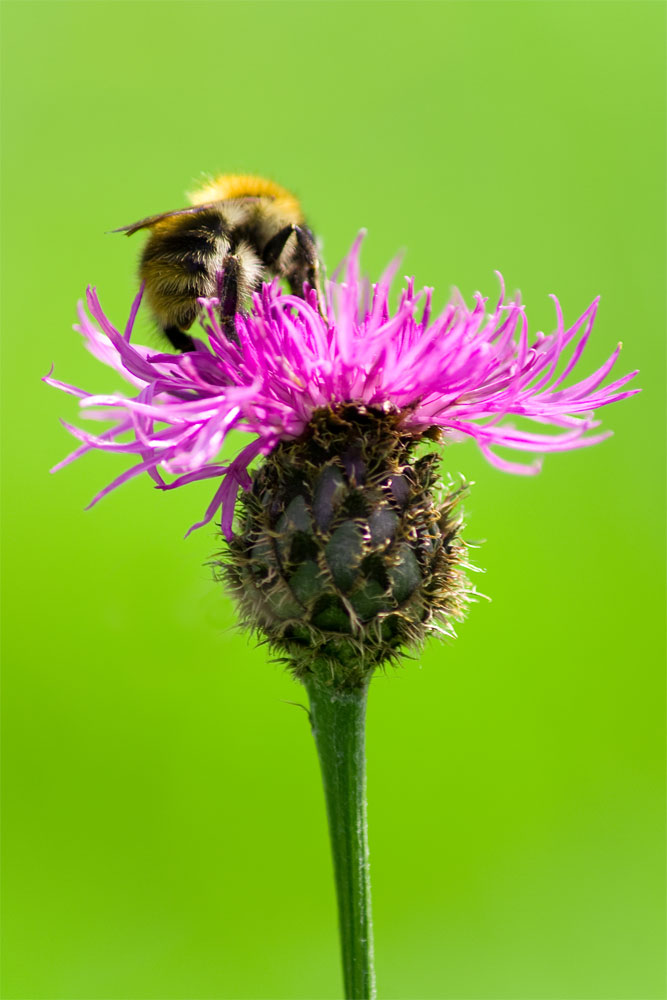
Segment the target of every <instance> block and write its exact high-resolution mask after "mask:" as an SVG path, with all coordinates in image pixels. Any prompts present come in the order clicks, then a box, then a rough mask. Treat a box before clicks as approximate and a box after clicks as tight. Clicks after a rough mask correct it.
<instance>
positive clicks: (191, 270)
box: [139, 212, 230, 330]
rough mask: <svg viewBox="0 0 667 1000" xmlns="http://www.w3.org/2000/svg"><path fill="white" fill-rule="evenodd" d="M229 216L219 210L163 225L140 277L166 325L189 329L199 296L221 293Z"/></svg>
mask: <svg viewBox="0 0 667 1000" xmlns="http://www.w3.org/2000/svg"><path fill="white" fill-rule="evenodd" d="M229 246H230V242H229V239H228V236H227V232H226V226H225V220H224V219H223V218H222V217H221V215H220V214H218V213H213V212H211V213H205V214H204V213H200V214H198V215H197V216H196V217H189V216H185V217H175V218H171V219H168V220H164V222H162V223H160V224H159V225H157V226H156V227H155V228H154V230H153V231H152V233H151V237H150V239H149V240H148V242H147V243H146V246H145V248H144V252H143V254H142V257H141V263H140V265H139V276H140V278H141V279H142V280H143V281H144V282H145V284H146V297H147V299H148V303H149V305H150V307H151V309H152V310H153V312H154V314H155V317H156V319H157V320H158V322H159V323H160V325H161V326H162V327H163V328H166V327H171V326H178V327H180V328H181V329H184V330H185V329H187V328H188V327H189V326H190V325H191V324H192V322H193V321H194V319H195V317H196V315H197V299H198V298H199V297H201V296H213V295H215V294H216V274H217V272H218V271H219V270H220V269H221V267H222V262H223V260H224V258H225V255H226V253H227V252H228V250H229Z"/></svg>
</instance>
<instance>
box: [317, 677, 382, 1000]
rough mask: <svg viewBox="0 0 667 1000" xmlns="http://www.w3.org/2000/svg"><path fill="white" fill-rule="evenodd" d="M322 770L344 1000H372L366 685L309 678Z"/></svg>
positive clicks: (373, 981) (374, 993) (373, 984)
mask: <svg viewBox="0 0 667 1000" xmlns="http://www.w3.org/2000/svg"><path fill="white" fill-rule="evenodd" d="M306 688H307V690H308V697H309V698H310V721H311V725H312V728H313V735H314V737H315V743H316V745H317V752H318V755H319V758H320V767H321V769H322V781H323V784H324V794H325V798H326V803H327V816H328V818H329V834H330V837H331V852H332V855H333V863H334V876H335V879H336V896H337V899H338V921H339V929H340V942H341V952H342V959H343V977H344V981H345V997H346V1000H373V998H374V997H375V996H376V992H375V971H374V968H373V924H372V918H371V885H370V876H369V866H368V834H367V821H366V758H365V753H364V725H365V720H366V695H367V693H368V688H367V687H364V688H361V689H356V690H351V691H338V692H336V691H334V690H332V689H331V688H329V687H325V686H324V685H323V684H320V683H318V682H317V681H316V680H314V679H313V680H312V681H309V682H306Z"/></svg>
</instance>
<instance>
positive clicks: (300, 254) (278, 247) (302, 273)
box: [262, 224, 320, 299]
mask: <svg viewBox="0 0 667 1000" xmlns="http://www.w3.org/2000/svg"><path fill="white" fill-rule="evenodd" d="M292 233H294V235H295V237H296V248H295V251H294V257H293V259H292V260H291V262H290V263H289V264H288V265H287V266H286V268H285V271H284V272H283V273H284V274H285V277H286V278H287V280H288V282H289V286H290V288H291V290H292V292H293V293H294V294H295V295H298V296H299V297H301V296H303V283H304V281H307V282H308V284H309V285H310V287H311V288H314V289H315V291H316V292H317V296H318V299H319V297H320V261H319V258H318V256H317V247H316V246H315V239H314V237H313V234H312V233H311V231H310V229H307V228H306V227H305V226H297V225H294V224H292V225H290V226H285V228H284V229H281V230H280V232H278V233H276V235H275V236H272V237H271V239H270V240H269V242H268V243H267V244H266V246H265V247H264V250H263V252H262V260H263V261H264V264H265V265H266V267H268V268H274V267H275V265H276V263H277V261H278V258H279V257H280V255H281V253H282V252H283V250H284V249H285V244H286V243H287V241H288V239H289V238H290V236H291V235H292Z"/></svg>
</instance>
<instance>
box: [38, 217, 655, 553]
mask: <svg viewBox="0 0 667 1000" xmlns="http://www.w3.org/2000/svg"><path fill="white" fill-rule="evenodd" d="M362 236H363V234H361V235H360V236H359V238H358V239H357V240H356V241H355V243H354V245H353V247H352V249H351V251H350V253H349V254H348V256H347V258H346V260H345V261H344V262H343V265H342V266H341V268H340V269H339V271H341V272H342V277H341V278H339V279H338V280H332V281H329V282H327V284H326V290H325V296H324V297H325V301H324V302H322V303H318V300H317V296H316V293H315V292H314V291H312V290H310V291H308V290H306V298H304V299H300V298H297V297H296V296H294V295H288V294H285V293H284V292H283V290H282V289H281V288H280V287H279V285H278V283H277V281H273V282H272V283H271V284H265V285H263V286H262V288H261V289H260V291H258V292H257V293H256V294H255V295H254V296H253V302H252V309H251V310H250V312H249V313H247V314H245V315H240V314H239V315H237V317H236V332H237V338H238V340H237V342H233V341H231V340H229V339H227V337H226V336H225V334H224V333H223V331H222V329H221V326H220V324H219V322H218V319H217V316H216V306H217V301H216V300H215V299H203V300H201V306H202V311H201V316H200V322H201V327H202V329H203V333H204V335H205V339H204V338H201V339H198V340H195V350H194V351H192V352H190V353H187V354H167V353H156V352H155V351H153V350H151V349H149V348H147V347H141V346H139V345H135V344H132V343H131V335H132V328H133V325H134V320H135V317H136V314H137V310H138V308H139V304H140V302H141V296H142V291H140V292H139V294H138V295H137V297H136V298H135V300H134V303H133V305H132V309H131V311H130V316H129V319H128V321H127V325H126V327H125V330H124V332H123V333H121V332H120V331H119V330H117V329H116V328H115V327H114V326H113V325H112V323H111V322H110V321H109V319H108V318H107V317H106V316H105V314H104V312H103V311H102V308H101V306H100V303H99V299H98V297H97V292H96V291H95V289H94V288H89V289H88V290H87V293H86V303H87V306H88V311H89V313H90V316H91V317H92V320H91V319H90V318H89V316H88V315H87V313H86V311H85V309H84V306H83V303H80V304H79V320H80V322H79V324H78V325H77V326H76V327H75V329H77V330H78V331H79V332H80V333H81V334H82V335H83V336H84V338H85V342H86V346H87V347H88V349H89V350H90V351H91V353H92V354H94V355H95V357H97V358H99V359H100V360H101V361H104V362H105V364H108V365H110V366H111V367H112V368H115V369H116V370H117V371H118V372H120V373H121V374H122V375H123V376H124V377H125V378H126V379H127V380H128V381H129V382H130V383H131V384H132V385H133V386H134V388H135V390H136V394H135V395H126V396H124V395H120V394H113V395H95V394H92V393H88V392H84V391H82V390H81V389H77V388H75V387H74V386H71V385H67V384H65V383H63V382H59V381H56V380H55V379H53V378H51V377H50V376H49V377H47V378H45V381H46V382H48V383H49V384H50V385H54V386H56V387H57V388H59V389H63V390H64V391H65V392H68V393H70V394H72V395H74V396H78V397H79V400H80V406H81V407H82V409H83V411H84V414H85V415H86V416H89V417H93V418H95V419H107V418H109V419H112V420H114V421H115V423H114V426H113V427H111V428H110V429H109V430H106V431H104V432H103V433H101V434H97V435H94V434H90V433H87V432H85V431H83V430H81V429H79V428H77V427H72V426H70V425H68V424H65V426H66V427H67V429H68V430H69V431H70V432H71V433H72V434H73V435H74V437H76V438H77V439H78V440H79V441H80V442H81V445H80V446H79V447H78V448H77V449H76V451H74V452H73V453H72V454H71V455H69V456H68V457H67V458H66V459H65V460H64V461H63V462H61V463H59V465H57V466H56V467H55V468H56V469H58V468H61V467H62V466H63V465H66V464H67V463H68V462H70V461H72V460H73V459H75V458H78V457H80V456H81V455H83V454H85V453H86V452H88V451H90V450H91V449H93V448H98V449H101V450H103V451H111V452H126V453H128V454H131V455H134V456H136V459H137V461H136V464H134V465H133V466H132V467H131V468H129V469H128V470H127V471H126V472H124V473H123V474H122V475H121V476H119V477H118V478H117V479H115V480H114V481H113V482H112V483H110V484H109V485H108V486H106V487H105V488H104V489H103V490H102V491H101V492H100V493H99V494H98V495H97V496H96V497H95V498H94V499H93V501H92V503H91V505H90V506H92V504H94V503H96V502H97V500H99V499H101V498H102V497H103V496H105V495H106V494H107V493H109V492H110V491H111V490H113V489H115V488H116V487H117V486H120V485H121V483H124V482H126V481H127V480H128V479H131V478H132V477H133V476H136V475H138V474H140V473H143V472H147V473H148V474H149V475H150V476H151V477H152V479H153V480H154V481H155V483H156V485H157V486H158V487H159V488H160V489H163V490H169V489H174V488H176V487H178V486H184V485H186V484H187V483H191V482H195V481H196V480H199V479H215V480H217V481H218V485H217V488H216V490H215V493H214V495H213V498H212V500H211V502H210V504H209V506H208V508H207V510H206V513H205V515H204V518H203V519H202V520H201V521H200V522H199V523H198V524H196V525H193V527H200V526H201V525H204V524H206V523H207V522H209V521H210V520H211V519H212V518H213V517H214V516H215V514H216V512H217V511H218V510H220V509H221V510H222V529H223V532H224V534H225V535H226V537H228V538H229V537H231V533H232V518H233V514H234V502H235V499H236V496H237V493H238V490H239V488H244V489H247V488H248V487H249V485H250V481H251V480H250V474H249V466H250V463H251V462H252V461H253V459H254V458H256V456H257V455H260V454H263V455H267V454H268V453H269V452H271V451H272V449H273V448H275V446H276V445H277V444H278V442H279V441H280V440H282V439H286V438H294V437H298V436H299V435H300V434H301V433H302V432H303V431H304V429H305V428H306V426H307V424H308V422H309V420H310V418H311V416H312V414H313V413H314V411H316V410H318V409H321V408H324V407H332V406H336V405H337V404H341V403H354V404H357V405H359V406H365V407H374V408H380V409H385V410H387V411H393V412H401V413H402V414H403V419H402V427H403V428H404V429H405V431H406V432H410V431H414V433H415V434H421V433H422V432H423V431H425V430H426V429H428V428H440V429H441V430H442V435H443V438H444V439H445V440H447V439H450V440H452V439H461V438H464V437H466V436H467V437H472V438H474V439H475V441H476V442H477V444H478V445H479V447H480V449H481V451H482V452H483V454H484V455H485V457H486V458H487V459H488V460H489V461H490V462H492V463H493V464H494V465H495V466H497V467H498V468H500V469H503V470H505V471H506V472H515V473H522V474H531V473H534V472H537V471H538V470H539V467H540V463H539V460H537V461H534V462H532V463H531V464H528V465H526V464H522V463H517V462H510V461H507V460H506V459H504V458H501V457H500V456H499V455H497V454H496V453H495V452H494V451H493V448H494V447H496V446H504V447H508V448H513V449H514V450H516V451H523V452H532V453H539V452H548V451H565V450H568V449H571V448H578V447H581V446H582V445H590V444H596V443H597V442H599V441H602V440H603V439H604V438H605V437H607V436H608V435H609V433H610V432H609V431H607V432H606V433H598V434H590V433H589V432H590V431H591V430H593V429H594V428H595V427H597V426H598V422H597V421H595V420H594V419H593V415H592V411H593V410H594V409H595V408H596V407H598V406H604V405H606V404H607V403H612V402H615V401H616V400H619V399H625V398H626V397H627V396H631V395H633V394H634V393H635V392H638V391H639V390H638V389H627V388H625V386H626V385H627V383H628V382H629V381H630V379H632V378H633V377H634V375H636V372H631V373H630V374H628V375H624V376H623V377H622V378H619V379H617V380H615V381H613V382H611V383H609V384H608V385H606V386H604V387H603V386H602V383H603V382H604V381H605V379H606V378H607V376H608V375H609V373H610V371H611V369H612V367H613V365H614V363H615V361H616V359H617V357H618V354H619V351H620V345H619V347H618V348H617V349H616V350H615V351H614V353H613V354H612V355H611V357H610V358H609V359H608V360H607V361H606V362H605V363H604V364H603V365H602V367H601V368H599V369H598V370H597V371H596V372H594V373H593V374H592V375H589V376H588V377H587V378H584V379H582V380H580V381H578V382H576V383H574V384H573V385H570V386H569V387H566V386H565V381H566V379H567V377H568V376H569V375H570V374H571V373H572V371H573V369H574V368H575V366H576V365H577V364H578V362H579V360H580V358H581V354H582V351H583V349H584V346H585V344H586V341H587V340H588V337H589V335H590V332H591V329H592V327H593V322H594V319H595V314H596V311H597V305H598V300H597V299H596V300H594V301H593V302H592V303H591V305H590V306H589V307H588V308H587V309H586V310H585V312H584V313H583V314H582V315H581V316H580V317H579V319H577V320H576V322H575V323H574V324H573V325H572V326H571V327H569V328H566V327H565V325H564V322H563V316H562V313H561V309H560V305H559V303H558V300H557V299H555V298H554V302H555V307H556V329H555V331H554V332H553V333H551V334H548V335H545V334H543V333H538V334H536V335H535V336H534V337H533V338H532V339H531V340H530V341H529V336H528V327H527V322H526V317H525V313H524V307H523V305H522V304H521V302H520V299H519V297H518V296H516V297H515V298H513V299H511V300H509V301H506V299H505V292H504V287H503V284H502V279H500V283H501V294H500V299H499V301H498V303H497V304H496V305H495V307H493V308H491V309H490V308H489V307H488V305H487V303H488V300H487V299H485V298H483V297H482V296H481V295H480V294H479V293H476V295H475V299H474V305H473V306H472V308H469V307H468V306H466V304H465V303H464V302H463V300H462V299H461V298H460V297H458V296H457V297H455V298H454V299H453V300H452V301H451V302H450V303H449V304H448V305H447V306H446V308H445V309H444V311H443V312H442V313H441V314H440V315H439V316H437V317H436V318H435V319H432V318H431V295H432V289H430V288H426V289H424V290H423V291H421V292H415V289H414V281H413V280H412V279H410V280H408V282H407V285H406V287H405V288H404V289H403V291H402V294H401V297H400V301H399V304H398V307H397V309H396V310H395V311H394V312H393V314H392V313H391V311H390V308H389V303H388V297H389V290H390V285H391V282H392V279H393V278H394V276H395V273H396V270H397V267H398V263H397V262H394V263H393V264H392V265H391V266H390V267H389V268H388V269H387V271H386V272H385V274H384V275H383V276H382V278H381V279H380V281H379V282H378V283H377V285H374V286H372V288H371V287H370V286H369V284H368V282H367V281H366V280H364V279H361V278H360V276H359V253H360V247H361V240H362ZM499 277H500V276H499ZM93 321H94V322H93ZM568 347H571V351H570V353H569V360H567V361H566V363H565V365H564V368H563V369H562V371H560V372H558V373H557V370H558V369H559V367H560V363H562V362H563V358H564V352H565V351H566V349H567V348H568ZM511 417H527V418H529V419H531V420H533V421H535V423H537V424H539V425H540V426H541V427H551V428H552V431H551V432H545V431H544V430H541V431H527V430H519V429H516V428H515V427H514V426H513V425H512V424H511V423H509V422H508V420H507V418H511ZM233 429H236V430H240V431H245V432H246V433H247V434H248V435H249V436H250V441H249V443H248V444H247V445H246V446H245V447H244V448H243V449H242V451H240V453H239V454H238V455H237V456H236V457H235V458H234V460H233V461H232V462H230V463H229V464H228V465H222V464H220V462H219V459H218V455H219V452H220V449H221V447H222V445H223V443H224V441H225V438H226V436H227V434H228V433H229V431H231V430H233ZM128 434H129V436H130V437H129V440H128V439H127V438H128ZM54 471H55V470H54ZM163 474H167V475H168V476H170V477H171V476H175V477H176V478H174V479H171V481H167V480H165V478H164V475H163ZM191 530H192V529H191Z"/></svg>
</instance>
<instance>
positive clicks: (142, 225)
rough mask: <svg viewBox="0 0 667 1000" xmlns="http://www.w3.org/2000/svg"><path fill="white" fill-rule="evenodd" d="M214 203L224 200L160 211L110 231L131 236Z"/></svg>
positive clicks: (191, 213)
mask: <svg viewBox="0 0 667 1000" xmlns="http://www.w3.org/2000/svg"><path fill="white" fill-rule="evenodd" d="M225 200H226V201H259V198H256V197H253V196H250V197H241V198H227V199H225ZM214 205H224V201H207V202H206V204H204V205H193V206H192V207H191V208H177V209H176V211H174V212H160V214H159V215H148V216H146V218H145V219H139V221H138V222H133V223H132V224H131V225H129V226H121V227H120V229H112V230H110V232H112V233H126V234H127V235H128V236H132V234H133V233H138V232H139V230H140V229H150V228H151V226H154V225H155V223H156V222H161V221H162V219H171V218H173V217H174V216H175V215H196V214H197V213H198V212H206V211H207V210H208V209H209V208H212V207H213V206H214Z"/></svg>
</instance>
